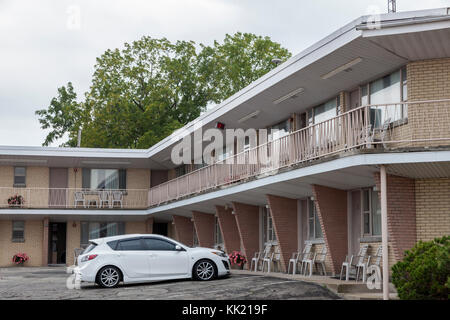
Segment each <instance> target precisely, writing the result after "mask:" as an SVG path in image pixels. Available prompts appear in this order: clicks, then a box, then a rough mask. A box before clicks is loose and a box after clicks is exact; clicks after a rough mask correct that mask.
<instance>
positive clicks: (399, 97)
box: [361, 67, 408, 128]
mask: <svg viewBox="0 0 450 320" xmlns="http://www.w3.org/2000/svg"><path fill="white" fill-rule="evenodd" d="M407 84H408V83H407V74H406V67H403V68H402V69H401V70H397V71H395V72H393V73H391V74H389V75H386V76H384V77H382V78H380V79H377V80H375V81H372V82H370V83H368V84H365V85H363V86H361V105H363V106H364V105H369V104H370V105H384V104H393V103H399V102H402V101H407V99H408V88H407ZM407 117H408V109H407V106H406V105H397V106H387V107H384V106H378V107H371V110H370V121H371V124H372V125H373V126H374V127H375V128H380V127H381V126H382V125H383V123H384V122H386V121H388V122H389V123H391V122H394V121H398V120H401V119H405V118H407Z"/></svg>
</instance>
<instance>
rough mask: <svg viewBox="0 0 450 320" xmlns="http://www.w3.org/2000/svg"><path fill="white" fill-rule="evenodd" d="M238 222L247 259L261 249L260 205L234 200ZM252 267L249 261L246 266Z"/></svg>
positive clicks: (234, 209) (249, 259)
mask: <svg viewBox="0 0 450 320" xmlns="http://www.w3.org/2000/svg"><path fill="white" fill-rule="evenodd" d="M232 204H233V211H234V214H235V216H236V224H237V227H238V230H239V235H240V237H241V240H242V247H243V250H244V254H245V256H246V257H247V261H251V258H252V257H253V256H254V255H255V252H258V251H259V237H260V235H259V207H258V206H252V205H249V204H244V203H239V202H233V203H232ZM249 267H250V263H247V266H246V268H247V269H248V268H249Z"/></svg>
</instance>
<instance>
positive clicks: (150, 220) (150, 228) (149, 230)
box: [145, 217, 154, 233]
mask: <svg viewBox="0 0 450 320" xmlns="http://www.w3.org/2000/svg"><path fill="white" fill-rule="evenodd" d="M153 222H154V219H153V217H150V218H148V219H147V221H146V223H145V226H146V227H145V228H146V232H147V233H153Z"/></svg>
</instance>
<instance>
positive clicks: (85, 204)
mask: <svg viewBox="0 0 450 320" xmlns="http://www.w3.org/2000/svg"><path fill="white" fill-rule="evenodd" d="M114 193H115V195H113V194H114ZM19 197H20V200H19V201H17V200H16V201H14V199H18V198H19ZM8 200H9V201H8ZM113 200H115V201H113ZM147 207H148V189H126V190H85V189H79V188H77V189H75V188H19V187H14V188H7V187H6V188H5V187H0V208H39V209H40V208H55V209H57V208H60V209H64V208H70V209H117V208H121V209H144V208H147Z"/></svg>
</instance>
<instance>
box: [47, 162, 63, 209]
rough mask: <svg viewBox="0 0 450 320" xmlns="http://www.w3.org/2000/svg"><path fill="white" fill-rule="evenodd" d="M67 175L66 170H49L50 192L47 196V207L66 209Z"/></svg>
mask: <svg viewBox="0 0 450 320" xmlns="http://www.w3.org/2000/svg"><path fill="white" fill-rule="evenodd" d="M67 173H68V169H67V168H50V190H49V196H48V205H49V207H50V208H65V207H66V200H67V199H66V197H67V187H68V174H67Z"/></svg>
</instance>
